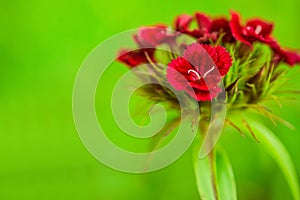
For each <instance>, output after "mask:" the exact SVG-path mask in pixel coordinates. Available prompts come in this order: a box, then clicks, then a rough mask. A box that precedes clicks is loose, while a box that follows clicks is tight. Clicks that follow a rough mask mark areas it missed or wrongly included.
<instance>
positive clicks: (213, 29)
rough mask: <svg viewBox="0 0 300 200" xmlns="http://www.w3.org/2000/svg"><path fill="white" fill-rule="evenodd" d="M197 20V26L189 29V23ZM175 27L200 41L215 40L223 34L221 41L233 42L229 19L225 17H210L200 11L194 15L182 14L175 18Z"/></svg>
mask: <svg viewBox="0 0 300 200" xmlns="http://www.w3.org/2000/svg"><path fill="white" fill-rule="evenodd" d="M193 21H196V22H197V26H198V28H196V29H191V28H190V26H191V23H192V22H193ZM175 29H176V30H177V31H179V32H181V33H185V34H188V35H190V36H192V37H195V38H197V39H198V42H200V43H209V42H210V40H213V41H216V40H217V38H218V36H220V35H221V34H224V35H223V39H222V41H223V42H234V41H235V39H234V38H233V36H232V33H231V29H230V26H229V21H228V20H226V19H225V18H219V19H214V20H212V19H210V18H209V17H208V16H206V15H204V14H202V13H199V12H197V13H195V15H194V17H192V16H189V15H186V14H183V15H180V16H178V17H177V18H176V19H175Z"/></svg>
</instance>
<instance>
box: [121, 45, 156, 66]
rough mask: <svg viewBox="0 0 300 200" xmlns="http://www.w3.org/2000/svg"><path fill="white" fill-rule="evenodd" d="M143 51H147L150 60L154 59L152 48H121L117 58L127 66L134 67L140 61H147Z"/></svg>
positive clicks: (140, 62)
mask: <svg viewBox="0 0 300 200" xmlns="http://www.w3.org/2000/svg"><path fill="white" fill-rule="evenodd" d="M145 51H146V52H147V53H148V55H149V57H150V58H151V60H152V61H154V57H153V54H154V49H138V50H133V51H132V50H126V49H123V50H121V51H120V52H119V54H118V57H117V60H118V61H119V62H121V63H124V64H126V65H128V66H129V67H136V66H138V65H140V64H142V63H148V60H147V57H146V55H145Z"/></svg>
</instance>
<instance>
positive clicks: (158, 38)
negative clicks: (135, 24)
mask: <svg viewBox="0 0 300 200" xmlns="http://www.w3.org/2000/svg"><path fill="white" fill-rule="evenodd" d="M175 37H176V34H172V33H169V31H168V28H167V26H165V25H156V26H153V27H142V28H140V29H139V31H138V33H137V34H136V35H134V36H133V38H134V40H135V41H136V43H137V44H138V45H139V46H140V47H147V48H150V47H156V46H158V45H160V44H162V43H172V42H174V38H175Z"/></svg>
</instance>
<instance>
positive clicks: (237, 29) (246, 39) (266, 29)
mask: <svg viewBox="0 0 300 200" xmlns="http://www.w3.org/2000/svg"><path fill="white" fill-rule="evenodd" d="M230 28H231V31H232V34H233V36H234V37H235V39H237V40H239V41H241V42H243V43H245V44H247V45H249V46H250V47H252V44H253V43H254V42H256V41H260V42H262V43H266V44H269V45H270V46H272V45H276V44H277V43H276V42H275V41H274V40H273V39H272V38H271V33H272V30H273V24H271V23H268V22H266V21H262V20H260V19H253V20H249V21H248V22H247V23H246V25H245V26H242V25H241V23H240V16H239V14H238V13H236V12H231V20H230Z"/></svg>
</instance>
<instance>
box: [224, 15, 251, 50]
mask: <svg viewBox="0 0 300 200" xmlns="http://www.w3.org/2000/svg"><path fill="white" fill-rule="evenodd" d="M229 25H230V28H231V32H232V35H233V37H234V38H235V39H237V40H239V41H241V42H243V43H245V44H247V45H249V46H250V47H252V42H250V41H249V40H248V39H247V37H246V36H245V35H244V33H243V31H244V30H245V29H244V28H243V27H242V26H241V24H240V16H239V14H238V13H235V12H231V20H230V22H229Z"/></svg>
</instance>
